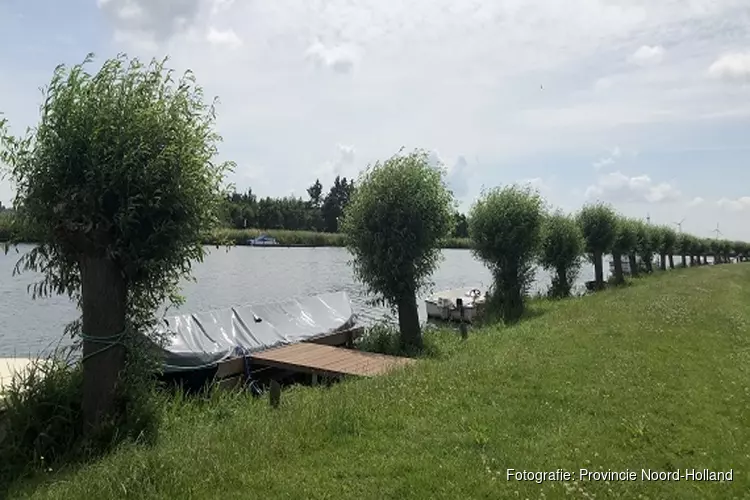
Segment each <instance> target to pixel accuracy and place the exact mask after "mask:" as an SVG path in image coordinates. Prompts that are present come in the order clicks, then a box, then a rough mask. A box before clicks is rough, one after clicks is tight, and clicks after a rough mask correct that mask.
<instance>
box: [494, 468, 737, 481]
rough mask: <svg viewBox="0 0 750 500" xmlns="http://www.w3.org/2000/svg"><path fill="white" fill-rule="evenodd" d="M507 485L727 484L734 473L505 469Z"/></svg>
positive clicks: (730, 471) (701, 470)
mask: <svg viewBox="0 0 750 500" xmlns="http://www.w3.org/2000/svg"><path fill="white" fill-rule="evenodd" d="M506 474H507V479H508V481H530V482H535V483H539V484H541V483H544V482H547V481H699V482H716V483H718V482H731V481H732V477H733V475H734V470H728V471H712V470H709V469H681V470H676V471H657V470H653V469H641V470H640V471H638V470H630V469H626V470H621V471H613V470H606V471H602V470H598V471H593V470H588V469H579V470H578V472H574V471H568V470H564V469H557V470H554V471H529V470H516V469H507V473H506Z"/></svg>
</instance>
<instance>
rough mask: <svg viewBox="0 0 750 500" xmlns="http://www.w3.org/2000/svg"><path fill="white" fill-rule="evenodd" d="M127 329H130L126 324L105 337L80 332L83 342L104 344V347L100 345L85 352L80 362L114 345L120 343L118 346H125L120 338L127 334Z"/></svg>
mask: <svg viewBox="0 0 750 500" xmlns="http://www.w3.org/2000/svg"><path fill="white" fill-rule="evenodd" d="M129 329H130V327H129V326H128V325H126V326H125V328H123V329H122V331H121V332H120V333H117V334H115V335H110V336H107V337H100V336H92V335H86V334H85V333H83V332H81V335H80V337H81V339H82V340H83V341H85V342H92V343H95V344H103V345H104V347H102V348H101V349H99V350H97V351H94V352H92V353H90V354H87V355H86V356H83V357H82V358H81V363H83V362H85V361H86V360H88V359H91V358H93V357H94V356H97V355H99V354H101V353H103V352H105V351H106V350H108V349H111V348H112V347H114V346H117V345H120V346H123V347H126V346H125V343H123V342H122V339H124V338H125V336H126V335H127V333H128V330H129Z"/></svg>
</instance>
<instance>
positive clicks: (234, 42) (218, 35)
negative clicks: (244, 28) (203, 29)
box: [206, 26, 242, 49]
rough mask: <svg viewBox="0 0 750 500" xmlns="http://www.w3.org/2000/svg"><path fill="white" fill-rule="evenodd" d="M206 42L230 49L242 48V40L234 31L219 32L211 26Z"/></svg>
mask: <svg viewBox="0 0 750 500" xmlns="http://www.w3.org/2000/svg"><path fill="white" fill-rule="evenodd" d="M206 40H207V41H208V42H209V43H211V44H213V45H223V46H226V47H228V48H230V49H237V48H239V47H241V46H242V40H241V39H240V37H239V36H237V33H235V32H234V30H232V29H228V30H218V29H216V28H214V27H213V26H211V27H210V28H209V30H208V33H207V34H206Z"/></svg>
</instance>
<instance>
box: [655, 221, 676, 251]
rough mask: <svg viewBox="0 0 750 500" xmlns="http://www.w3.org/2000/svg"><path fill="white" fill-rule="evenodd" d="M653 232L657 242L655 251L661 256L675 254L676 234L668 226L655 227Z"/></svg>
mask: <svg viewBox="0 0 750 500" xmlns="http://www.w3.org/2000/svg"><path fill="white" fill-rule="evenodd" d="M654 232H655V234H656V235H657V236H656V241H658V245H657V250H658V252H659V253H660V254H662V255H671V254H673V253H674V252H675V245H676V243H677V232H676V231H675V230H674V229H672V228H671V227H668V226H656V227H654Z"/></svg>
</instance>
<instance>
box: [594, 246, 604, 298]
mask: <svg viewBox="0 0 750 500" xmlns="http://www.w3.org/2000/svg"><path fill="white" fill-rule="evenodd" d="M594 280H595V281H596V289H597V290H601V289H602V288H604V262H603V255H602V252H594Z"/></svg>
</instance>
